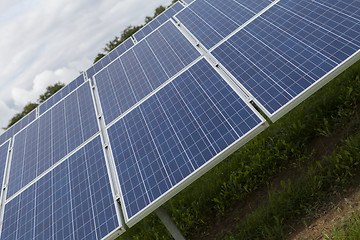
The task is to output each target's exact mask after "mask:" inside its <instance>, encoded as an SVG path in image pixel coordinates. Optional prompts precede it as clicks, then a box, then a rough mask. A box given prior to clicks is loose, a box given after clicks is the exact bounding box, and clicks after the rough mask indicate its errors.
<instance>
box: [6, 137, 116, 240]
mask: <svg viewBox="0 0 360 240" xmlns="http://www.w3.org/2000/svg"><path fill="white" fill-rule="evenodd" d="M117 228H119V222H118V219H117V214H116V209H115V205H114V199H113V196H112V192H111V188H110V182H109V178H108V173H107V169H106V164H105V158H104V153H103V150H102V144H101V141H100V137H97V138H95V139H94V140H92V141H91V142H90V143H88V144H87V145H85V147H83V148H81V149H80V150H78V151H77V152H76V153H75V154H73V155H72V156H71V157H69V158H68V159H66V160H65V161H64V162H62V163H61V164H60V165H58V166H57V167H55V169H53V170H51V171H50V172H49V173H47V174H46V175H45V176H43V177H42V178H41V179H39V180H38V181H36V182H35V183H34V184H33V185H31V186H30V187H28V188H27V189H26V190H24V191H23V192H22V193H20V194H19V195H17V196H16V197H15V198H13V199H12V200H11V201H9V202H8V203H7V204H6V205H5V213H4V220H3V227H2V234H1V239H26V240H27V239H102V238H103V237H105V236H106V235H108V234H109V233H111V232H112V231H114V230H115V229H117Z"/></svg>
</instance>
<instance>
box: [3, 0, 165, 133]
mask: <svg viewBox="0 0 360 240" xmlns="http://www.w3.org/2000/svg"><path fill="white" fill-rule="evenodd" d="M170 3H171V0H152V1H145V0H107V1H98V0H76V1H73V0H62V1H46V0H11V1H10V0H2V1H1V3H0V36H1V38H0V52H1V54H0V66H1V71H0V104H2V105H1V109H0V110H1V118H0V127H1V126H6V125H7V122H8V120H9V118H10V117H11V116H12V115H13V114H14V113H15V112H19V111H21V109H22V107H23V106H24V105H25V104H26V103H28V102H30V101H35V100H36V99H37V98H38V97H39V95H40V94H41V93H43V92H44V91H45V88H46V87H47V86H48V85H51V84H54V83H55V82H57V81H62V82H66V83H68V82H70V81H72V80H73V79H75V78H76V77H77V76H78V75H79V71H81V70H86V69H87V68H88V67H90V66H91V64H92V61H93V59H94V58H95V56H96V54H97V53H99V52H100V51H101V50H102V49H103V48H104V47H105V43H107V42H109V41H110V40H112V39H113V38H114V37H115V36H116V35H119V34H120V32H121V31H122V30H123V29H125V28H126V27H127V26H129V25H139V24H142V23H143V22H144V18H145V16H151V15H152V14H153V12H154V10H155V8H156V7H157V6H159V5H165V6H166V5H169V4H170ZM4 111H6V114H5V113H4ZM8 113H9V114H8Z"/></svg>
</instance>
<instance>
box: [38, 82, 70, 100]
mask: <svg viewBox="0 0 360 240" xmlns="http://www.w3.org/2000/svg"><path fill="white" fill-rule="evenodd" d="M64 86H65V84H63V83H60V82H58V83H55V84H54V85H52V86H48V87H47V88H46V92H45V93H43V94H41V95H40V97H39V99H38V100H37V101H38V103H43V102H45V101H46V100H47V99H48V98H50V97H51V96H52V95H54V94H55V93H56V92H57V91H59V90H60V89H61V88H63V87H64Z"/></svg>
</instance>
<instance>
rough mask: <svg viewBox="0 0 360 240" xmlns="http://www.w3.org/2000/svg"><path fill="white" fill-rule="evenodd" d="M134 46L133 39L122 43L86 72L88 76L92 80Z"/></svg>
mask: <svg viewBox="0 0 360 240" xmlns="http://www.w3.org/2000/svg"><path fill="white" fill-rule="evenodd" d="M132 46H134V42H133V41H132V39H131V37H130V38H128V39H127V40H125V41H124V42H122V43H121V44H120V45H119V46H117V47H116V48H115V49H113V50H112V51H111V52H110V53H109V54H107V55H106V56H104V57H103V58H101V59H100V60H99V61H97V62H96V63H95V64H94V65H93V66H91V67H90V68H89V69H88V70H86V75H87V77H88V78H92V77H93V76H94V75H95V74H96V73H97V72H99V71H100V70H101V69H103V68H104V67H106V66H107V65H108V64H109V63H110V62H112V61H113V60H115V59H116V58H117V57H119V56H120V55H122V54H123V53H124V52H126V51H127V50H128V49H130V48H131V47H132Z"/></svg>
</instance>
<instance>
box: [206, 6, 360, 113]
mask: <svg viewBox="0 0 360 240" xmlns="http://www.w3.org/2000/svg"><path fill="white" fill-rule="evenodd" d="M319 12H320V13H322V15H319ZM324 18H325V19H327V21H325V20H324ZM339 31H341V33H340V32H339ZM354 31H357V32H360V21H359V20H356V19H355V18H353V17H349V16H348V17H347V16H346V15H344V14H343V13H341V12H339V11H336V10H333V9H330V8H328V7H326V6H325V5H323V4H320V3H318V2H316V1H307V0H300V1H292V0H288V1H280V2H279V3H278V4H277V5H275V6H273V7H271V8H270V9H269V10H268V11H266V12H265V13H264V14H262V15H261V16H259V17H258V18H256V19H255V20H254V21H252V22H251V23H249V24H248V25H247V26H245V27H244V28H243V29H241V30H240V31H238V32H237V33H236V34H235V35H233V36H232V37H231V38H229V39H228V40H227V41H225V42H224V43H223V44H221V45H220V46H219V47H218V48H216V49H215V50H214V51H212V54H213V55H214V56H215V57H216V59H217V60H218V61H219V62H220V63H221V64H223V65H224V66H225V67H226V69H228V71H229V72H230V73H231V74H232V75H233V76H234V77H235V78H236V79H237V80H238V81H239V82H240V84H241V85H243V87H244V88H245V89H247V90H248V91H249V92H250V94H251V95H252V96H253V97H254V99H255V101H256V102H257V103H258V104H259V106H261V108H262V110H263V111H264V112H265V113H266V114H267V115H268V116H269V117H270V118H271V119H273V120H276V119H278V118H279V117H281V116H282V115H283V114H285V113H286V112H287V111H289V110H290V109H291V108H292V107H294V106H295V105H296V104H298V103H299V101H300V100H301V95H303V94H305V96H306V95H309V94H311V91H309V90H310V89H309V88H314V89H315V88H316V89H317V88H319V86H321V84H322V85H323V84H325V83H326V82H327V81H329V80H331V79H332V78H333V77H334V74H338V73H340V72H341V69H344V68H346V66H349V64H351V62H354V61H356V59H359V57H360V56H359V51H360V44H359V39H360V36H359V35H357V36H356V37H355V36H353V33H354ZM338 69H339V70H338ZM329 75H330V76H329ZM327 76H329V77H327ZM324 78H325V79H324ZM319 84H320V85H319ZM305 96H304V97H305ZM299 97H300V98H299ZM297 98H299V100H296V99H297ZM284 109H285V110H284Z"/></svg>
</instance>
